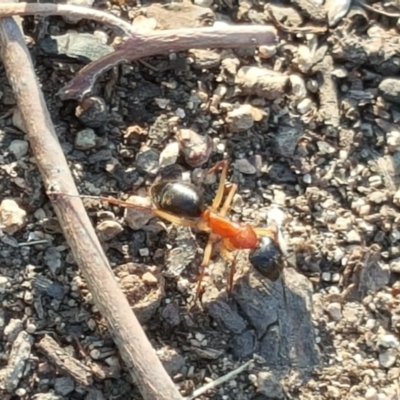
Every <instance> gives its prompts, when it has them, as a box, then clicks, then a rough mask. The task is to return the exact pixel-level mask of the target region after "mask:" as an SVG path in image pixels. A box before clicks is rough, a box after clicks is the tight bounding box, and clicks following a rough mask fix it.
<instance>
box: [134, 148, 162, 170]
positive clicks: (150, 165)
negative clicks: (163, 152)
mask: <svg viewBox="0 0 400 400" xmlns="http://www.w3.org/2000/svg"><path fill="white" fill-rule="evenodd" d="M136 162H137V166H138V168H140V169H141V170H142V171H143V172H145V173H147V174H148V175H150V176H155V175H157V172H158V170H159V169H160V153H159V151H158V150H156V149H149V150H146V151H142V152H140V153H138V155H137V157H136Z"/></svg>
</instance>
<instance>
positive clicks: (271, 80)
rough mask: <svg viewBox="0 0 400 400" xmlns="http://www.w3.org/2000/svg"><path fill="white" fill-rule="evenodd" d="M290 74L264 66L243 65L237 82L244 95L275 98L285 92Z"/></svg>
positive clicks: (237, 76)
mask: <svg viewBox="0 0 400 400" xmlns="http://www.w3.org/2000/svg"><path fill="white" fill-rule="evenodd" d="M288 81H289V76H287V75H283V74H281V73H280V72H276V71H273V70H270V69H268V68H263V67H255V66H251V67H248V66H246V67H242V68H240V69H239V71H238V73H237V75H236V79H235V83H236V85H237V86H238V88H239V90H240V93H241V94H242V95H255V96H259V97H264V98H266V99H268V100H275V99H277V98H279V97H281V96H282V95H283V94H284V93H285V89H286V85H287V83H288Z"/></svg>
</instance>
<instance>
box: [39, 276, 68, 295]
mask: <svg viewBox="0 0 400 400" xmlns="http://www.w3.org/2000/svg"><path fill="white" fill-rule="evenodd" d="M32 288H33V289H34V290H35V291H36V292H38V293H39V294H45V295H47V296H50V297H52V298H53V299H56V300H62V299H63V297H64V287H63V285H61V284H60V283H58V282H53V281H52V280H51V279H49V278H46V277H45V276H42V275H37V276H35V277H34V279H33V281H32Z"/></svg>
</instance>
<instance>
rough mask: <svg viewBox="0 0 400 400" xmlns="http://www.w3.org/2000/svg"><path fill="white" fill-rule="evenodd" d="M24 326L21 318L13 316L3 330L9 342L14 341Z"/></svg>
mask: <svg viewBox="0 0 400 400" xmlns="http://www.w3.org/2000/svg"><path fill="white" fill-rule="evenodd" d="M23 328H24V324H23V322H22V321H21V320H20V319H14V318H11V319H10V321H9V322H8V325H7V326H6V327H5V328H4V332H3V334H4V337H5V338H6V340H7V342H13V341H14V340H15V338H16V337H17V336H18V334H19V333H20V332H21V331H22V329H23Z"/></svg>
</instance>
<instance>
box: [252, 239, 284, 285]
mask: <svg viewBox="0 0 400 400" xmlns="http://www.w3.org/2000/svg"><path fill="white" fill-rule="evenodd" d="M249 260H250V263H251V265H252V266H253V267H254V268H255V269H256V270H257V271H258V272H259V273H260V274H261V275H263V276H265V277H266V278H268V279H269V280H270V281H273V282H274V281H276V280H277V279H278V278H279V277H280V275H281V268H282V263H283V260H282V252H281V249H280V247H279V244H278V243H277V242H276V241H275V240H274V239H273V238H272V237H270V236H261V238H260V242H259V244H258V247H257V248H256V249H254V250H252V251H251V252H250V255H249Z"/></svg>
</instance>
